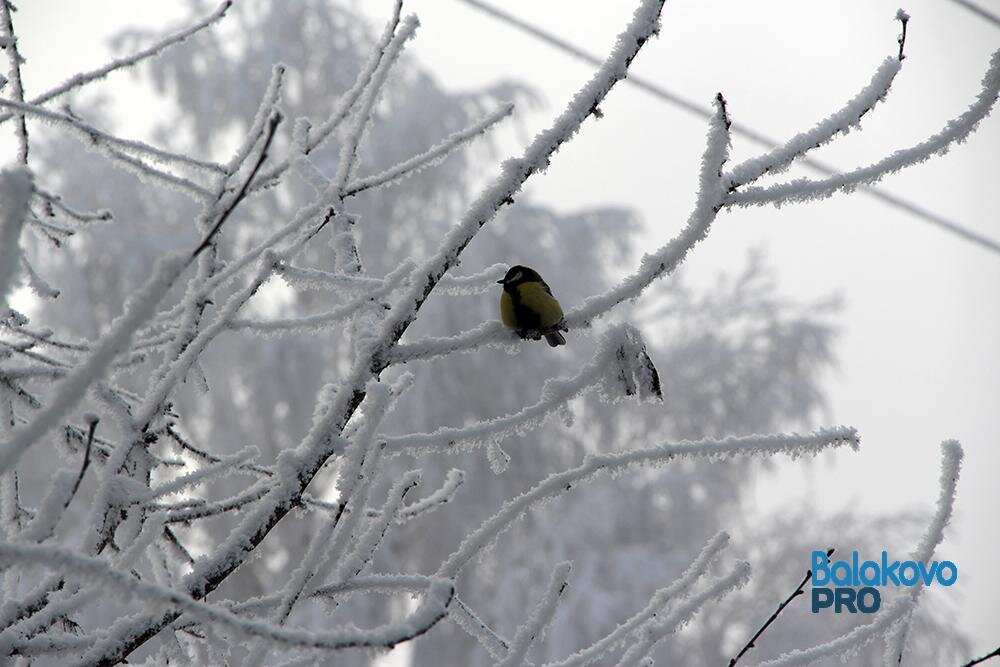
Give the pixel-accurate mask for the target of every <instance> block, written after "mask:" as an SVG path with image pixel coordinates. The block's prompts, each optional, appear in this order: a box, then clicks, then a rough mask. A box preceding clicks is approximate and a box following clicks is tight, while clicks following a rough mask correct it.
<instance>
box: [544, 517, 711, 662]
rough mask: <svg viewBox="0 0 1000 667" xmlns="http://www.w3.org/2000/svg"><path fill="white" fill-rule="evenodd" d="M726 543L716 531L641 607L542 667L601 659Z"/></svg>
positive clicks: (685, 586)
mask: <svg viewBox="0 0 1000 667" xmlns="http://www.w3.org/2000/svg"><path fill="white" fill-rule="evenodd" d="M728 544H729V535H727V534H726V533H725V532H720V533H717V534H716V535H715V536H714V537H712V539H710V540H709V541H708V543H707V544H706V545H705V547H704V548H703V549H702V550H701V552H700V553H699V554H698V555H697V557H695V559H694V561H692V562H691V565H689V566H688V568H687V569H686V570H684V572H683V573H682V574H681V576H680V577H678V578H677V579H676V580H674V581H673V582H672V583H671V584H669V585H668V586H665V587H664V588H661V589H659V590H658V591H656V592H655V593H653V596H652V597H651V598H650V599H649V603H648V604H647V605H646V606H645V607H644V608H643V609H642V610H640V611H639V612H638V613H636V614H635V615H634V616H632V617H631V618H629V619H628V620H627V621H625V622H624V623H621V624H620V625H619V626H618V627H616V628H615V629H614V630H612V631H611V632H609V633H608V634H607V635H605V636H604V637H602V638H601V639H599V640H598V641H596V642H594V643H593V644H591V645H590V646H588V647H587V648H585V649H583V650H581V651H577V652H576V653H574V654H573V655H571V656H569V657H567V658H564V659H563V660H560V661H558V662H550V663H547V664H546V665H545V667H586V665H590V664H593V663H595V662H597V661H598V660H602V659H604V658H605V656H606V655H607V654H608V653H610V652H611V651H613V650H615V649H616V648H618V647H620V646H621V645H622V644H624V643H625V642H626V641H627V640H628V638H629V636H631V635H633V634H634V633H635V632H636V631H637V630H638V629H639V628H640V627H641V626H642V625H644V624H646V623H648V622H649V621H651V620H652V619H653V618H655V617H656V616H658V615H661V614H662V613H663V611H664V609H665V608H666V607H667V605H669V604H671V603H672V602H674V598H683V597H685V596H686V595H687V592H688V590H689V589H690V588H691V586H693V585H694V584H695V583H697V582H698V580H699V579H700V578H702V577H704V576H705V575H706V574H707V572H708V568H709V566H711V564H712V562H713V561H714V560H715V558H716V556H718V555H719V553H720V552H721V551H722V550H723V549H724V548H725V547H726V546H727V545H728Z"/></svg>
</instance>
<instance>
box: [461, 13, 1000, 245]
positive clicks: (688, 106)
mask: <svg viewBox="0 0 1000 667" xmlns="http://www.w3.org/2000/svg"><path fill="white" fill-rule="evenodd" d="M952 1H953V2H958V3H960V4H962V5H966V6H969V7H970V8H974V7H975V5H970V3H967V2H966V0H952ZM460 2H464V3H465V4H467V5H470V6H472V7H474V8H476V9H478V10H480V11H482V12H484V13H486V14H488V15H490V16H492V17H493V18H496V19H499V20H500V21H503V22H504V23H506V24H507V25H510V26H513V27H515V28H517V29H518V30H520V31H521V32H524V33H527V34H529V35H531V36H532V37H535V38H536V39H539V40H541V41H543V42H545V43H546V44H549V45H550V46H554V47H556V48H557V49H559V50H561V51H564V52H566V53H569V54H571V55H573V56H575V57H577V58H579V59H580V60H582V61H584V62H586V63H589V64H591V65H594V66H600V65H601V64H602V62H603V61H602V60H601V59H600V58H598V57H597V56H595V55H594V54H592V53H590V52H588V51H584V50H583V49H581V48H580V47H578V46H576V45H574V44H572V43H570V42H568V41H566V40H564V39H562V38H560V37H557V36H556V35H553V34H552V33H550V32H548V31H546V30H543V29H541V28H539V27H538V26H535V25H532V24H531V23H528V22H527V21H524V20H523V19H520V18H518V17H516V16H513V15H512V14H508V13H507V12H505V11H503V10H502V9H498V8H497V7H494V6H493V5H490V4H487V3H485V2H482V0H460ZM975 9H978V8H975ZM974 11H975V10H974ZM979 11H981V12H983V13H984V14H986V15H987V17H990V15H989V14H988V13H986V12H985V11H983V10H979ZM992 19H994V20H995V19H996V17H992ZM625 83H630V84H632V85H633V86H635V87H637V88H641V89H642V90H645V91H646V92H647V93H649V94H651V95H653V96H654V97H657V98H659V99H661V100H663V101H664V102H667V103H669V104H672V105H673V106H675V107H678V108H680V109H683V110H684V111H687V112H688V113H690V114H693V115H695V116H698V117H699V118H702V119H709V118H712V116H713V112H712V110H710V109H709V108H708V107H705V106H702V105H701V104H699V103H697V102H694V101H692V100H690V99H687V98H686V97H684V96H682V95H678V94H677V93H675V92H673V91H670V90H667V89H666V88H664V87H663V86H660V85H659V84H656V83H654V82H652V81H650V80H649V79H646V78H643V77H641V76H638V75H636V74H633V73H632V72H629V73H628V76H627V77H626V78H625ZM731 129H732V131H733V132H736V133H737V134H739V135H742V136H743V137H745V138H747V139H750V140H751V141H754V142H756V143H758V144H760V145H762V146H766V147H768V148H776V147H777V146H780V145H781V144H780V143H779V142H778V141H776V140H775V139H772V138H771V137H768V136H767V135H765V134H762V133H760V132H758V131H756V130H754V129H753V128H751V127H747V126H746V125H743V124H741V123H733V125H732V128H731ZM801 160H802V163H803V164H805V165H807V166H808V167H810V168H812V169H813V170H815V171H818V172H819V173H821V174H824V175H826V176H832V175H834V174H838V173H840V171H839V170H837V169H835V168H833V167H832V166H830V165H828V164H826V163H825V162H821V161H819V160H816V159H815V158H811V157H808V156H806V157H803V158H801ZM862 190H863V191H864V192H865V193H867V194H869V195H871V196H872V197H875V198H876V199H878V200H880V201H881V202H883V203H885V204H888V205H889V206H894V207H896V208H898V209H900V210H902V211H905V212H907V213H909V214H910V215H912V216H915V217H917V218H920V219H921V220H923V221H925V222H929V223H931V224H933V225H935V226H936V227H938V228H939V229H942V230H944V231H946V232H949V233H951V234H954V235H956V236H959V237H961V238H963V239H965V240H966V241H970V242H972V243H975V244H977V245H979V246H981V247H983V248H985V249H987V250H991V251H993V252H995V253H997V254H1000V242H997V241H995V240H993V239H991V238H989V237H987V236H983V235H982V234H979V233H978V232H975V231H972V230H970V229H968V228H967V227H964V226H963V225H960V224H959V223H957V222H954V221H952V220H949V219H948V218H946V217H944V216H943V215H939V214H937V213H935V212H933V211H930V210H928V209H926V208H924V207H923V206H920V205H919V204H915V203H913V202H911V201H908V200H906V199H904V198H902V197H899V196H897V195H893V194H890V193H888V192H886V191H884V190H882V189H881V188H876V187H871V186H865V187H864V188H862Z"/></svg>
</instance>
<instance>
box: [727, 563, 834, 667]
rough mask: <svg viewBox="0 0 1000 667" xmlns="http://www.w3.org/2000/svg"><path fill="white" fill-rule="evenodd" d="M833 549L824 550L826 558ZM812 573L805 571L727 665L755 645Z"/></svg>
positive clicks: (801, 589) (735, 661)
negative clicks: (793, 587)
mask: <svg viewBox="0 0 1000 667" xmlns="http://www.w3.org/2000/svg"><path fill="white" fill-rule="evenodd" d="M834 551H835V549H834V548H833V547H830V548H829V549H827V550H826V557H827V559H829V558H830V556H832V555H833V552H834ZM812 575H813V573H812V570H809V571H808V572H806V576H805V577H803V578H802V581H801V582H800V583H799V586H798V588H796V589H795V591H794V592H793V593H792V594H791V595H789V596H788V597H787V598H785V600H784V602H782V603H781V604H779V605H778V608H777V609H776V610H775V611H774V613H773V614H771V617H770V618H769V619H767V620H766V621H764V625H762V626H760V628H759V629H758V630H757V632H756V633H754V636H753V637H751V638H750V641H748V642H747V643H746V645H745V646H744V647H743V648H742V649H741V650H740V652H739V653H737V654H736V657H735V658H733V659H731V660H730V661H729V667H733V666H734V665H735V664H736V663H737V662H739V660H740V658H742V657H743V655H744V654H745V653H746V652H747V651H749V650H750V649H752V648H753V647H754V646H755V642H756V641H757V640H758V639H759V638H760V636H761V635H762V634H764V631H765V630H767V628H768V626H769V625H771V623H774V621H775V620H776V619H777V618H778V615H779V614H781V612H783V611H784V610H785V607H787V606H788V605H789V603H791V601H792V600H794V599H795V598H797V597H798V596H800V595H802V594H803V593H805V591H804V590H803V589H804V588H805V585H806V583H808V581H809V580H810V579H812Z"/></svg>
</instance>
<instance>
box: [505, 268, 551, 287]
mask: <svg viewBox="0 0 1000 667" xmlns="http://www.w3.org/2000/svg"><path fill="white" fill-rule="evenodd" d="M541 281H542V277H541V276H540V275H538V272H537V271H535V270H534V269H529V268H528V267H526V266H521V265H520V264H519V265H517V266H512V267H510V268H509V269H507V275H505V276H504V277H503V280H498V281H497V283H498V284H500V285H503V286H504V288H505V289H506V288H513V287H517V286H518V285H520V284H521V283H531V282H541Z"/></svg>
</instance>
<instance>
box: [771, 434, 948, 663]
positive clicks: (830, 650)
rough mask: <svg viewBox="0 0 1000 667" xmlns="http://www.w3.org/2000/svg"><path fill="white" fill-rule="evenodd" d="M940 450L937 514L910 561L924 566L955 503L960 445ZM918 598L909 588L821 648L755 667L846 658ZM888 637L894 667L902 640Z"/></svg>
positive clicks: (904, 615)
mask: <svg viewBox="0 0 1000 667" xmlns="http://www.w3.org/2000/svg"><path fill="white" fill-rule="evenodd" d="M941 450H942V462H941V477H940V480H939V484H940V493H939V496H938V504H937V511H936V512H935V513H934V516H933V518H932V519H931V523H930V525H929V526H928V527H927V530H926V532H925V533H924V535H923V537H921V539H920V542H919V543H918V544H917V547H916V549H914V551H913V556H914V558H916V559H919V560H920V561H921V562H924V563H926V562H928V561H930V559H931V557H933V555H934V550H935V549H936V547H937V545H938V544H940V542H941V540H942V539H943V537H944V535H943V531H944V527H945V526H946V525H947V524H948V521H949V520H950V518H951V514H952V508H953V505H954V500H955V487H956V483H957V481H958V472H959V468H960V467H961V462H962V456H963V454H962V447H961V445H960V444H959V443H958V442H956V441H954V440H948V441H946V442H944V443H943V444H942V445H941ZM919 594H920V588H919V587H913V588H911V589H910V591H909V592H908V593H907V594H906V595H901V596H899V597H898V598H896V599H895V600H893V601H892V602H891V603H890V604H889V605H888V606H887V607H886V608H884V609H882V610H881V611H880V612H878V613H877V614H876V616H875V619H874V620H873V621H872V622H871V623H868V624H866V625H861V626H858V627H856V628H854V629H853V630H851V631H850V632H847V633H846V634H843V635H841V636H839V637H837V638H835V639H833V640H831V641H828V642H825V643H823V644H819V645H817V646H813V647H811V648H808V649H797V650H794V651H789V652H788V653H785V654H783V655H781V656H779V657H778V658H775V659H774V660H768V661H767V662H763V663H760V664H759V665H758V666H757V667H797V666H799V665H811V664H813V663H815V662H817V661H819V660H821V659H823V658H830V657H834V656H844V655H848V654H850V653H851V652H852V651H856V650H858V649H859V648H861V647H862V646H864V645H865V644H867V643H869V642H871V641H872V640H874V639H875V638H877V637H879V636H883V635H885V634H886V633H895V632H897V631H896V630H894V628H898V627H900V626H898V625H897V622H899V621H903V622H904V623H905V622H906V619H908V618H909V617H910V615H911V614H913V612H914V610H915V609H916V607H917V601H918V597H919ZM890 637H891V638H892V639H891V641H889V642H888V646H887V652H886V656H887V657H889V659H890V664H898V656H899V655H900V654H901V652H902V648H903V643H902V642H904V641H905V636H904V637H898V635H896V636H893V634H890ZM897 651H898V652H897ZM890 652H891V653H890Z"/></svg>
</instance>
